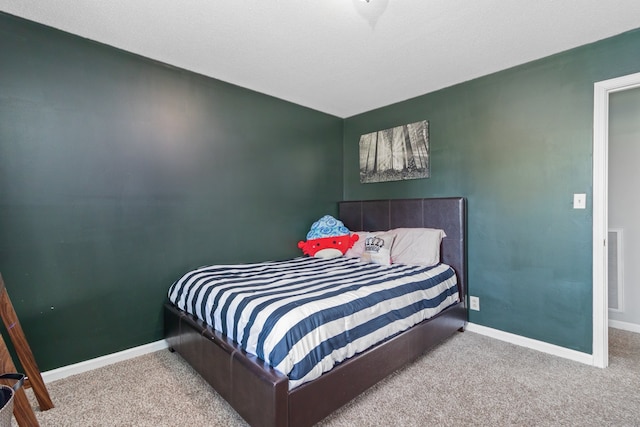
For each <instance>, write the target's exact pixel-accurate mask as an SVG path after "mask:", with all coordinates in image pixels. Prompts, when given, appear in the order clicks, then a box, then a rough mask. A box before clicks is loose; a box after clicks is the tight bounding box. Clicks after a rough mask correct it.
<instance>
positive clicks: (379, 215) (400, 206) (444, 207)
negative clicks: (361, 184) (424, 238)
mask: <svg viewBox="0 0 640 427" xmlns="http://www.w3.org/2000/svg"><path fill="white" fill-rule="evenodd" d="M338 206H339V216H340V219H341V220H342V222H343V223H344V225H345V226H346V227H347V228H348V229H349V230H352V231H383V230H390V229H392V228H399V227H427V228H440V229H442V230H444V232H445V233H446V234H447V237H445V238H444V239H443V241H442V249H441V252H440V257H441V258H442V262H443V263H445V264H448V265H450V266H451V267H453V269H454V270H455V271H456V274H457V275H458V283H459V285H460V298H461V300H462V301H464V297H465V296H466V293H467V241H466V239H467V209H466V200H465V199H464V198H463V197H446V198H437V199H389V200H357V201H344V202H339V203H338Z"/></svg>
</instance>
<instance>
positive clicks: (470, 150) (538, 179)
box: [344, 30, 640, 353]
mask: <svg viewBox="0 0 640 427" xmlns="http://www.w3.org/2000/svg"><path fill="white" fill-rule="evenodd" d="M638 71H640V31H639V30H636V31H633V32H630V33H626V34H623V35H620V36H617V37H614V38H611V39H607V40H604V41H601V42H598V43H595V44H591V45H587V46H583V47H580V48H577V49H573V50H571V51H568V52H565V53H562V54H558V55H554V56H552V57H548V58H545V59H542V60H539V61H535V62H531V63H528V64H525V65H522V66H519V67H516V68H512V69H509V70H505V71H502V72H499V73H496V74H492V75H489V76H485V77H482V78H479V79H476V80H473V81H469V82H466V83H463V84H459V85H456V86H453V87H450V88H446V89H443V90H440V91H437V92H433V93H430V94H427V95H424V96H420V97H417V98H414V99H411V100H407V101H405V102H401V103H398V104H395V105H391V106H388V107H385V108H381V109H378V110H375V111H371V112H368V113H365V114H361V115H358V116H354V117H351V118H348V119H347V120H346V121H345V134H344V168H345V169H344V195H345V199H348V200H354V199H375V198H388V197H390V198H402V197H434V196H464V197H466V198H468V222H469V223H468V230H469V246H468V254H469V276H468V277H469V292H470V294H471V295H476V296H478V297H480V308H481V311H479V312H474V311H472V312H470V314H469V319H470V321H471V322H474V323H477V324H479V325H484V326H488V327H491V328H496V329H500V330H503V331H507V332H511V333H514V334H518V335H522V336H525V337H529V338H533V339H536V340H541V341H545V342H548V343H551V344H556V345H559V346H563V347H567V348H570V349H574V350H578V351H582V352H586V353H591V351H592V274H591V268H592V209H591V203H590V202H591V199H592V191H591V190H592V188H591V187H592V129H593V84H594V82H597V81H601V80H606V79H609V78H613V77H618V76H622V75H626V74H631V73H635V72H638ZM418 120H429V122H430V142H431V156H432V157H431V171H432V176H431V177H430V178H428V179H421V180H414V181H404V182H389V183H378V184H360V183H359V175H358V140H359V136H360V135H361V134H364V133H368V132H372V131H376V130H380V129H385V128H389V127H393V126H397V125H401V124H405V123H411V122H415V121H418ZM573 193H587V209H586V210H574V209H572V198H573Z"/></svg>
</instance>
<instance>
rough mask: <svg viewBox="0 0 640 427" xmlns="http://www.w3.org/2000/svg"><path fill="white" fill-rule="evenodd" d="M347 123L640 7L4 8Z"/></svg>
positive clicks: (560, 43)
mask: <svg viewBox="0 0 640 427" xmlns="http://www.w3.org/2000/svg"><path fill="white" fill-rule="evenodd" d="M0 10H1V11H4V12H7V13H10V14H13V15H17V16H20V17H24V18H27V19H30V20H33V21H36V22H40V23H43V24H46V25H50V26H52V27H55V28H59V29H61V30H64V31H68V32H71V33H74V34H78V35H80V36H82V37H86V38H88V39H92V40H96V41H99V42H102V43H105V44H108V45H111V46H115V47H118V48H120V49H124V50H127V51H130V52H134V53H137V54H140V55H143V56H146V57H149V58H153V59H156V60H158V61H162V62H165V63H168V64H171V65H174V66H177V67H181V68H185V69H188V70H191V71H195V72H197V73H201V74H204V75H206V76H210V77H214V78H216V79H220V80H223V81H226V82H229V83H233V84H236V85H239V86H243V87H246V88H249V89H253V90H256V91H258V92H262V93H265V94H268V95H272V96H275V97H278V98H281V99H285V100H288V101H292V102H295V103H297V104H300V105H304V106H307V107H310V108H313V109H316V110H319V111H323V112H326V113H329V114H333V115H336V116H339V117H349V116H352V115H355V114H358V113H362V112H365V111H369V110H372V109H375V108H378V107H382V106H385V105H389V104H392V103H395V102H398V101H402V100H405V99H408V98H412V97H415V96H418V95H422V94H425V93H428V92H432V91H434V90H437V89H441V88H443V87H447V86H451V85H453V84H456V83H460V82H463V81H467V80H470V79H473V78H475V77H479V76H482V75H485V74H489V73H492V72H495V71H499V70H502V69H505V68H509V67H511V66H514V65H518V64H522V63H525V62H528V61H531V60H533V59H538V58H542V57H545V56H548V55H550V54H553V53H557V52H561V51H564V50H567V49H570V48H573V47H576V46H579V45H582V44H586V43H590V42H594V41H596V40H600V39H603V38H606V37H609V36H613V35H616V34H620V33H622V32H625V31H628V30H631V29H634V28H638V27H640V1H639V0H607V1H604V0H370V1H369V2H368V3H367V2H365V1H361V0H188V1H186V0H183V1H176V0H0Z"/></svg>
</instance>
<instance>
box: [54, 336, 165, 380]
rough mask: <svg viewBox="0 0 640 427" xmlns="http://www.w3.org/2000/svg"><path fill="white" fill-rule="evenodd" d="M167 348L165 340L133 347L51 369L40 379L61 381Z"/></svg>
mask: <svg viewBox="0 0 640 427" xmlns="http://www.w3.org/2000/svg"><path fill="white" fill-rule="evenodd" d="M165 348H169V344H168V343H167V341H166V340H160V341H156V342H152V343H149V344H145V345H141V346H138V347H133V348H130V349H127V350H123V351H119V352H117V353H112V354H107V355H106V356H101V357H96V358H95V359H89V360H85V361H84V362H79V363H74V364H73V365H68V366H63V367H61V368H57V369H52V370H50V371H46V372H43V373H42V379H43V380H44V382H45V383H50V382H52V381H56V380H61V379H62V378H66V377H69V376H71V375H76V374H81V373H83V372H87V371H91V370H93V369H97V368H101V367H103V366H107V365H112V364H114V363H117V362H122V361H123V360H128V359H133V358H134V357H138V356H143V355H145V354H148V353H153V352H156V351H159V350H164V349H165Z"/></svg>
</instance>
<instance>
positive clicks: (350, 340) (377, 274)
mask: <svg viewBox="0 0 640 427" xmlns="http://www.w3.org/2000/svg"><path fill="white" fill-rule="evenodd" d="M169 299H170V300H171V302H173V304H175V305H176V306H177V307H178V308H180V309H182V310H184V311H187V312H189V313H191V314H193V315H195V316H196V317H198V318H199V319H201V320H203V321H205V322H206V323H208V324H209V325H212V326H213V327H214V328H215V329H216V330H218V331H220V332H222V333H224V334H225V335H226V336H228V337H230V338H231V339H233V340H234V341H235V342H237V343H239V344H240V345H241V347H242V348H243V349H244V350H245V351H247V352H248V353H251V354H254V355H256V356H258V357H259V358H261V359H262V360H264V361H266V362H267V363H269V364H270V365H271V366H273V367H274V368H275V369H277V370H279V371H280V372H283V373H285V374H286V375H287V376H288V377H289V388H290V389H292V388H295V387H297V386H299V385H300V384H303V383H305V382H307V381H311V380H312V379H314V378H317V377H319V376H320V375H321V374H322V373H323V372H326V371H328V370H330V369H331V368H332V367H333V366H334V365H335V364H337V363H339V362H341V361H343V360H344V359H347V358H349V357H351V356H353V355H354V354H356V353H360V352H362V351H364V350H366V349H367V348H369V347H371V346H373V345H374V344H376V343H379V342H381V341H384V340H385V339H387V338H389V337H391V336H393V335H395V334H397V333H399V332H401V331H403V330H405V329H408V328H410V327H411V326H413V325H415V324H417V323H419V322H421V321H422V320H424V319H427V318H430V317H432V316H435V315H436V314H437V313H439V312H440V311H442V310H444V309H445V308H447V307H449V306H450V305H452V304H455V303H456V302H458V287H457V280H456V276H455V273H454V271H453V269H451V267H449V266H447V265H444V264H439V265H436V266H434V267H410V266H404V265H399V264H393V265H390V266H381V265H377V264H370V263H363V262H360V261H359V260H358V259H354V258H344V257H340V258H334V259H318V258H309V257H301V258H295V259H292V260H288V261H271V262H263V263H258V264H238V265H215V266H209V267H202V268H200V269H197V270H193V271H191V272H189V273H187V274H185V275H184V276H183V277H181V278H180V279H179V280H177V281H176V282H175V283H174V284H173V285H172V286H171V288H170V289H169Z"/></svg>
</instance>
